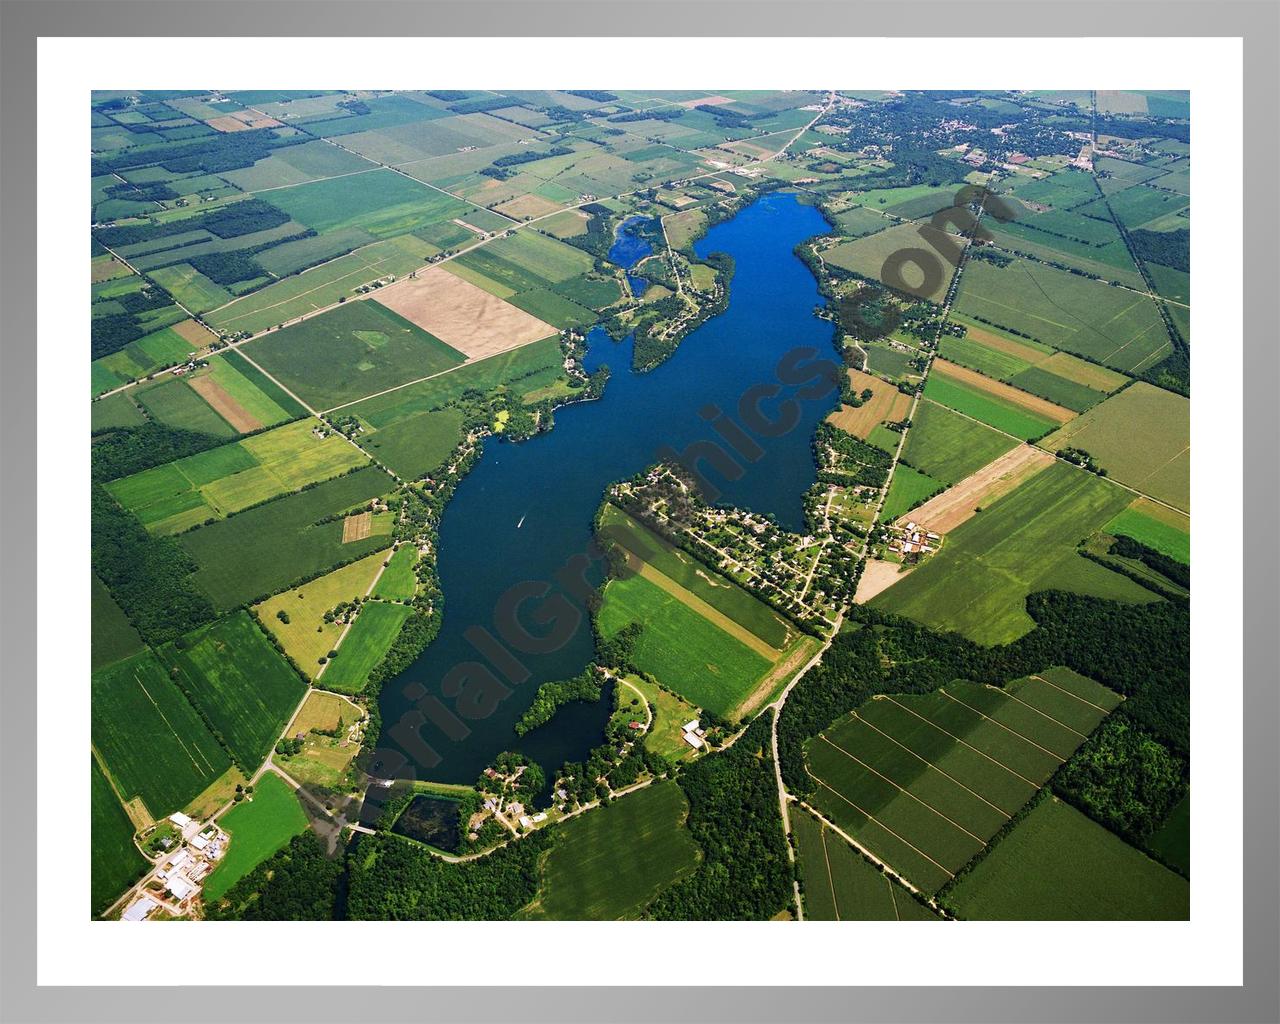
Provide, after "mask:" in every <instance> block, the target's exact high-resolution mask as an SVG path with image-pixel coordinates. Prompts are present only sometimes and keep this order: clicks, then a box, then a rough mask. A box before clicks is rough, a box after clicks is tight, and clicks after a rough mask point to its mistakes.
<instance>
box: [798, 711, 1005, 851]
mask: <svg viewBox="0 0 1280 1024" xmlns="http://www.w3.org/2000/svg"><path fill="white" fill-rule="evenodd" d="M818 738H819V739H820V740H822V742H824V743H825V744H827V746H829V747H834V748H835V749H836V750H838V751H840V753H842V754H844V756H845V757H847V758H849V759H850V760H852V761H856V762H857V763H858V764H860V765H861V766H862V767H863V768H865V769H866V770H867V771H869V772H870V773H871V774H872V775H874V776H875V777H876V778H878V779H884V781H885V782H887V783H889V785H891V786H892V787H893V788H894V789H896V790H897V791H898V792H899V793H901V794H902V795H903V796H908V797H910V798H911V799H912V800H914V801H915V802H916V803H918V804H919V805H920V806H921V807H923V808H925V810H928V811H932V812H933V813H934V814H936V815H937V816H938V817H939V818H941V819H942V820H943V821H946V822H950V823H951V824H952V825H954V826H955V827H956V828H958V829H959V830H960V831H961V832H963V833H964V834H965V835H967V836H969V837H970V838H971V839H976V840H977V841H978V842H979V843H981V844H982V845H983V846H986V845H987V841H986V840H985V839H983V838H982V837H981V836H977V835H975V834H974V833H972V832H970V831H969V830H968V829H967V828H965V827H964V826H963V825H961V824H960V822H958V821H956V820H955V819H953V818H951V817H950V816H948V815H946V814H943V813H942V812H941V811H940V810H938V808H936V807H934V806H933V804H931V803H927V802H926V801H924V800H921V799H920V798H919V797H918V796H916V795H915V794H914V793H912V792H911V790H909V789H904V788H903V787H902V786H899V785H898V784H897V783H896V782H894V781H893V779H891V778H889V776H887V775H884V774H883V773H881V772H878V771H876V770H875V769H874V768H873V767H871V765H869V764H867V762H866V761H864V760H862V758H860V757H858V756H857V755H856V754H851V753H849V751H847V750H845V749H844V747H842V746H840V744H838V743H832V742H831V741H830V740H829V739H827V738H826V737H825V736H822V735H819V736H818Z"/></svg>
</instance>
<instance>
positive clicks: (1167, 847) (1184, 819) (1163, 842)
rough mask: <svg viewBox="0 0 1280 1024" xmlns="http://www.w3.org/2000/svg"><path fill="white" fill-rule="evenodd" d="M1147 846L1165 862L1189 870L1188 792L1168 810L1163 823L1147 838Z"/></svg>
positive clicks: (1189, 829)
mask: <svg viewBox="0 0 1280 1024" xmlns="http://www.w3.org/2000/svg"><path fill="white" fill-rule="evenodd" d="M1147 844H1148V846H1149V848H1150V849H1151V850H1153V851H1155V852H1156V853H1158V854H1159V855H1160V856H1161V857H1163V858H1164V860H1165V863H1166V864H1172V865H1174V866H1175V867H1180V868H1181V869H1182V870H1183V871H1184V872H1186V873H1187V874H1190V872H1191V794H1190V793H1188V794H1187V795H1186V796H1184V797H1183V798H1182V799H1181V800H1179V801H1178V802H1177V803H1176V804H1174V807H1173V810H1171V811H1170V812H1169V815H1168V817H1166V818H1165V820H1164V823H1163V824H1162V825H1161V826H1160V827H1159V828H1158V829H1156V831H1155V832H1153V833H1152V835H1151V838H1150V839H1148V840H1147Z"/></svg>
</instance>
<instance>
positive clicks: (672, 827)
mask: <svg viewBox="0 0 1280 1024" xmlns="http://www.w3.org/2000/svg"><path fill="white" fill-rule="evenodd" d="M688 813H689V806H688V803H687V802H686V801H685V798H684V793H683V792H681V790H680V787H679V786H678V785H676V784H675V783H674V782H659V783H655V784H654V785H651V786H647V787H645V788H644V789H642V790H640V791H639V792H636V793H630V794H628V795H627V796H625V797H622V798H621V799H619V800H616V801H614V802H613V803H612V804H610V805H609V806H608V807H603V808H598V809H597V810H594V811H590V812H589V813H587V814H583V815H580V816H579V817H577V818H575V819H573V820H572V821H569V822H566V823H565V824H564V825H562V826H560V829H559V831H560V837H559V841H558V842H557V843H556V845H555V846H554V847H553V848H552V849H551V852H550V853H548V854H547V857H546V861H545V862H544V864H543V866H542V883H541V886H540V888H539V891H538V895H537V897H536V898H535V899H534V902H533V903H531V904H530V905H529V906H528V907H526V908H525V909H524V910H523V911H522V912H521V916H522V917H526V918H533V919H544V920H557V921H617V920H624V919H628V918H636V917H639V916H640V914H641V912H642V911H643V910H644V908H645V906H646V905H647V904H648V903H649V902H650V901H651V900H652V899H653V898H654V897H655V896H657V895H658V893H660V892H661V891H662V890H663V889H665V888H667V887H668V886H670V885H672V884H674V883H675V882H678V881H679V880H680V879H682V878H684V877H686V876H687V875H690V874H692V873H693V871H694V870H695V869H696V868H697V866H698V861H699V859H700V853H699V850H698V845H697V844H696V843H695V842H694V841H693V838H692V837H691V836H690V835H689V833H688V832H686V831H685V830H684V828H683V823H684V819H685V817H686V815H687V814H688Z"/></svg>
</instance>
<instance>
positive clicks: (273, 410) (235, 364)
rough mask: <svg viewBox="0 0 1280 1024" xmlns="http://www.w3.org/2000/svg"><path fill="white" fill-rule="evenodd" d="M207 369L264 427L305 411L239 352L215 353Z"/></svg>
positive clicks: (237, 402) (219, 384) (221, 386)
mask: <svg viewBox="0 0 1280 1024" xmlns="http://www.w3.org/2000/svg"><path fill="white" fill-rule="evenodd" d="M207 372H208V374H209V376H210V377H212V378H213V379H214V380H215V381H217V383H218V386H219V387H220V388H222V390H223V391H225V392H226V393H227V394H228V395H230V396H231V398H232V399H233V400H234V401H235V402H236V404H237V405H239V406H240V407H241V408H242V409H244V411H245V412H246V413H248V414H249V415H250V416H252V417H253V418H254V419H255V420H257V421H258V422H259V423H260V424H261V425H262V426H264V427H272V426H276V425H277V424H280V423H284V422H285V421H286V420H291V419H294V418H296V417H298V416H301V415H303V414H304V413H305V412H306V410H305V409H303V408H302V406H300V405H298V403H297V402H295V401H294V400H293V399H292V398H290V397H289V396H288V395H287V394H285V393H284V391H282V390H281V389H280V387H279V385H277V384H275V383H274V382H273V381H271V380H270V379H269V378H268V377H266V376H265V375H264V374H263V373H262V371H261V370H259V369H258V368H257V367H256V366H254V365H253V364H252V363H250V362H249V361H248V360H246V359H245V358H244V356H242V355H240V353H239V352H227V353H225V354H222V355H215V356H213V357H212V358H211V359H210V360H209V369H208V371H207Z"/></svg>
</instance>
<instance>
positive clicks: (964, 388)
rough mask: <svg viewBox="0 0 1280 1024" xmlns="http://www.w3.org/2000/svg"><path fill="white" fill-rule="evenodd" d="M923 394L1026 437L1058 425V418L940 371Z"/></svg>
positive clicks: (930, 376) (974, 417)
mask: <svg viewBox="0 0 1280 1024" xmlns="http://www.w3.org/2000/svg"><path fill="white" fill-rule="evenodd" d="M924 396H925V397H926V398H928V399H931V400H933V401H934V402H937V403H938V404H939V405H945V406H947V407H948V408H951V409H954V410H955V411H956V412H960V413H964V415H966V416H970V417H972V418H973V419H975V420H980V421H981V422H983V423H985V424H987V425H988V426H991V427H995V428H996V429H997V430H1002V431H1004V432H1005V433H1006V434H1012V435H1013V436H1014V437H1019V438H1021V439H1022V440H1024V441H1029V440H1031V439H1032V438H1035V437H1040V436H1042V435H1043V434H1044V433H1045V432H1046V431H1048V430H1052V429H1053V427H1054V426H1056V423H1055V421H1053V420H1051V419H1048V418H1047V417H1044V416H1039V415H1037V414H1035V413H1033V412H1031V411H1029V410H1027V409H1023V408H1020V407H1018V406H1016V405H1014V404H1013V403H1012V402H1009V401H1006V400H1004V399H1002V398H999V397H997V396H996V395H992V394H988V393H984V392H982V391H979V390H978V389H977V388H976V387H974V386H972V385H971V384H968V383H965V382H964V381H959V380H955V379H953V378H950V377H946V376H944V375H942V374H940V373H931V374H930V375H929V380H928V382H927V383H926V384H925V386H924Z"/></svg>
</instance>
